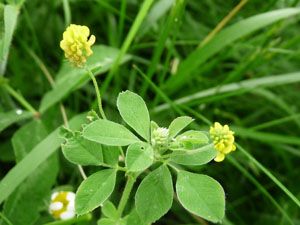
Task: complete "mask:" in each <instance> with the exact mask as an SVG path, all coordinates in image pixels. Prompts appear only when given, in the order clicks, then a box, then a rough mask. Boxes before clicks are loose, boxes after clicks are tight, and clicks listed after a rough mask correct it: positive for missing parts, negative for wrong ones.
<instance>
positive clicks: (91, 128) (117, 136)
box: [82, 120, 140, 146]
mask: <svg viewBox="0 0 300 225" xmlns="http://www.w3.org/2000/svg"><path fill="white" fill-rule="evenodd" d="M82 135H83V137H84V138H86V139H88V140H91V141H96V142H99V143H101V144H104V145H110V146H126V145H130V144H133V143H135V142H138V141H140V140H139V139H138V138H137V137H136V136H135V135H134V134H133V133H131V132H130V131H129V130H128V129H127V128H126V127H124V126H122V125H120V124H117V123H114V122H112V121H108V120H97V121H95V122H92V123H91V124H89V125H87V126H86V127H85V129H84V130H83V132H82Z"/></svg>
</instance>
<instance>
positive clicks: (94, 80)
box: [85, 66, 125, 160]
mask: <svg viewBox="0 0 300 225" xmlns="http://www.w3.org/2000/svg"><path fill="white" fill-rule="evenodd" d="M85 69H86V71H87V72H88V74H89V76H90V77H91V79H92V81H93V84H94V87H95V90H96V95H97V101H98V107H99V111H100V114H101V116H102V118H103V119H104V120H107V117H106V116H105V113H104V110H103V107H102V100H101V94H100V89H99V86H98V83H97V80H96V78H95V76H94V74H93V73H92V71H91V70H90V69H89V68H88V67H87V66H86V67H85ZM118 148H119V151H120V153H121V156H122V158H123V159H124V160H125V154H124V151H123V149H122V147H121V146H118Z"/></svg>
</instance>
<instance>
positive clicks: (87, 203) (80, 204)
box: [75, 169, 116, 215]
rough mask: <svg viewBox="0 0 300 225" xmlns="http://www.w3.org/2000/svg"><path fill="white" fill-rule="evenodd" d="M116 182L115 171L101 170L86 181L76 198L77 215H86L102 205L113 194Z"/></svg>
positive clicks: (80, 187)
mask: <svg viewBox="0 0 300 225" xmlns="http://www.w3.org/2000/svg"><path fill="white" fill-rule="evenodd" d="M115 182H116V170H114V169H107V170H101V171H99V172H96V173H94V174H92V175H91V176H89V177H88V178H87V179H86V180H84V181H83V182H82V183H81V185H80V186H79V188H78V190H77V193H76V197H75V210H76V214H77V215H83V214H86V213H88V212H90V211H92V210H93V209H95V208H97V207H98V206H99V205H100V204H102V203H103V202H104V201H105V200H106V199H107V198H108V197H109V196H110V195H111V193H112V192H113V189H114V187H115Z"/></svg>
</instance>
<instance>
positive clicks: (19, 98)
mask: <svg viewBox="0 0 300 225" xmlns="http://www.w3.org/2000/svg"><path fill="white" fill-rule="evenodd" d="M3 87H4V88H5V89H6V90H7V91H8V93H9V94H10V95H11V96H13V97H14V98H15V99H16V100H17V101H18V102H19V103H20V104H21V105H22V106H24V108H25V109H27V110H28V111H30V112H32V113H33V114H34V115H38V114H39V113H38V111H36V110H35V109H34V108H33V107H32V106H31V105H30V104H29V103H28V102H27V101H26V99H25V98H23V96H21V95H20V94H19V93H17V92H16V91H15V90H14V89H13V88H12V87H11V86H9V84H3Z"/></svg>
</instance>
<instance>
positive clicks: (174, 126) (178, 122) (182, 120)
mask: <svg viewBox="0 0 300 225" xmlns="http://www.w3.org/2000/svg"><path fill="white" fill-rule="evenodd" d="M193 120H194V119H193V118H191V117H188V116H181V117H178V118H176V119H174V120H173V121H172V123H171V124H170V126H169V139H172V138H174V137H175V136H176V135H177V134H178V133H179V132H180V131H181V130H183V129H184V128H185V127H186V126H187V125H189V124H190V123H191V122H193Z"/></svg>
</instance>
